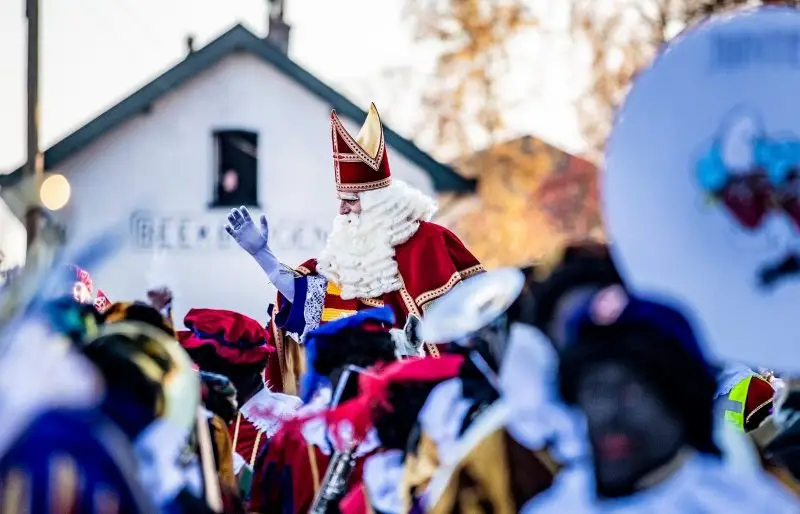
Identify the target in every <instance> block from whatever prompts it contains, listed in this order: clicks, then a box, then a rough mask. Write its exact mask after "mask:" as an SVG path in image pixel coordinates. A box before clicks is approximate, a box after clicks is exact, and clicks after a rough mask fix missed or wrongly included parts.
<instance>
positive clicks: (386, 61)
mask: <svg viewBox="0 0 800 514" xmlns="http://www.w3.org/2000/svg"><path fill="white" fill-rule="evenodd" d="M40 2H41V34H42V46H41V52H42V54H41V71H40V73H41V75H40V77H41V92H40V116H41V121H40V130H41V144H42V147H43V148H47V147H48V146H49V145H51V144H52V143H54V142H56V141H58V140H59V139H61V138H62V137H64V136H65V135H67V134H69V133H70V132H71V131H73V130H75V129H77V128H78V127H80V126H81V125H83V124H84V123H85V122H87V121H89V120H91V119H92V118H94V117H95V116H97V115H98V114H100V113H102V112H103V111H104V110H106V109H107V108H108V107H110V106H112V105H114V104H115V103H116V102H118V101H119V100H121V99H123V98H125V97H126V96H127V95H128V94H130V93H132V92H133V91H135V90H136V89H137V88H139V87H140V86H142V85H144V84H145V83H147V82H148V81H150V80H151V79H153V78H154V77H156V76H158V75H159V74H160V73H162V72H163V71H165V70H166V69H168V68H169V67H170V66H172V65H173V64H175V63H177V62H179V61H180V60H181V59H182V58H183V57H184V55H185V51H186V43H185V39H186V36H187V35H189V34H191V35H194V36H195V46H196V47H201V46H203V45H205V44H206V43H208V42H210V41H211V40H213V39H214V38H215V37H216V36H218V35H219V34H221V33H222V32H224V31H225V30H226V29H228V28H229V27H231V26H232V25H234V24H235V23H242V24H244V25H245V26H246V27H248V28H249V29H250V30H252V31H254V32H256V33H258V34H264V33H265V32H266V20H267V14H266V10H267V0H224V1H222V0H113V1H109V0H40ZM24 3H25V2H24V0H4V1H2V2H0V173H5V172H9V171H11V170H13V169H15V168H16V167H18V166H19V165H21V164H22V163H23V161H24V158H25V105H26V100H25V58H26V54H25V43H26V33H27V32H26V30H27V29H26V20H25V17H24ZM402 3H403V0H380V1H376V0H335V1H332V0H286V4H287V5H286V17H287V19H288V21H289V23H290V24H291V25H292V35H291V43H290V56H291V57H292V58H293V59H294V60H295V61H297V62H298V63H300V64H301V65H302V66H304V67H306V68H307V69H308V70H309V71H311V72H312V73H314V74H315V75H317V76H318V77H319V78H321V79H322V80H323V81H325V82H327V83H329V84H330V85H332V86H333V87H335V88H336V89H338V90H340V91H341V92H343V93H344V94H345V95H346V96H349V97H350V98H351V99H352V100H353V101H355V102H356V103H357V104H360V105H362V106H365V105H368V103H369V102H370V101H371V100H374V101H375V102H376V104H377V105H379V106H381V112H382V114H383V116H382V117H383V118H384V121H385V122H386V123H387V124H388V125H391V126H392V128H394V129H395V130H397V131H398V132H400V133H402V134H403V135H405V136H407V137H410V138H411V139H417V138H415V137H414V127H415V122H416V121H418V120H416V119H412V117H410V116H408V115H407V114H406V113H408V112H411V111H410V109H408V108H407V107H408V106H409V105H413V101H412V99H410V98H409V91H413V90H414V88H415V87H418V86H419V81H418V80H415V78H416V79H418V78H419V77H420V76H421V75H420V73H415V72H417V71H418V70H424V69H428V68H429V67H430V63H431V59H430V51H427V52H426V50H425V49H421V48H419V47H418V46H417V45H415V44H414V42H413V40H412V37H411V30H410V27H409V25H408V23H407V20H405V18H404V17H403V12H402ZM543 3H544V2H543ZM554 3H555V2H554ZM563 11H564V9H560V10H558V9H557V10H556V11H551V12H543V13H542V18H543V22H544V23H545V25H546V29H547V30H551V31H552V32H553V33H554V34H555V35H548V36H538V35H535V36H534V35H532V36H530V37H526V38H522V39H520V40H519V41H517V42H516V43H515V44H514V46H513V48H512V49H511V54H512V58H513V62H514V72H513V79H512V81H511V84H512V86H511V87H510V88H509V91H508V93H507V94H508V99H507V106H508V125H509V131H508V134H509V136H513V135H521V134H534V135H536V136H539V137H541V138H543V139H545V140H546V141H548V142H551V143H554V144H556V145H558V146H561V147H563V148H565V149H567V150H571V151H580V150H581V149H582V147H583V144H582V140H581V137H580V135H579V132H578V128H577V123H576V117H575V114H574V111H573V108H572V106H573V102H574V98H575V96H576V95H577V93H578V92H579V89H578V88H579V87H580V84H581V80H580V79H581V77H580V71H579V70H576V66H574V65H572V64H571V62H574V56H573V55H572V54H571V52H572V50H571V47H570V45H569V39H568V37H566V36H565V35H560V34H559V33H560V28H562V27H563V25H564V23H565V12H563ZM343 49H344V50H343ZM391 70H401V71H403V73H399V74H398V73H395V74H394V75H391V73H390V72H391ZM409 71H410V72H411V73H409ZM576 74H577V75H576ZM392 77H394V78H392ZM409 81H411V82H409ZM409 84H411V87H410V86H409ZM411 96H415V95H413V94H412V95H411ZM409 102H411V103H409ZM418 143H420V145H421V146H422V147H423V148H426V146H430V143H427V145H426V142H425V141H418ZM427 149H429V150H430V148H427ZM5 226H7V223H4V222H3V213H2V208H0V238H2V235H3V234H2V232H3V228H4V227H5Z"/></svg>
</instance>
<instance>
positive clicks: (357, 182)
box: [331, 104, 392, 194]
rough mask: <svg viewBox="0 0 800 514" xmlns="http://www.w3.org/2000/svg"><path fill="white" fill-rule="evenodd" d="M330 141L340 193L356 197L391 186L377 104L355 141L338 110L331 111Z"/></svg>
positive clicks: (370, 109)
mask: <svg viewBox="0 0 800 514" xmlns="http://www.w3.org/2000/svg"><path fill="white" fill-rule="evenodd" d="M331 139H332V140H333V168H334V171H335V172H336V190H337V191H339V192H340V193H345V194H348V193H349V194H354V193H359V192H361V191H371V190H373V189H380V188H383V187H387V186H388V185H389V184H391V183H392V175H391V173H390V172H389V157H388V156H387V154H386V143H385V142H384V140H383V125H382V124H381V117H380V115H379V114H378V110H377V109H376V108H375V104H370V106H369V113H368V114H367V119H366V120H365V121H364V124H363V125H362V126H361V130H359V131H358V136H356V137H355V138H353V136H351V135H350V134H349V133H348V132H347V129H346V128H344V125H342V122H341V121H340V120H339V116H337V115H336V111H332V112H331Z"/></svg>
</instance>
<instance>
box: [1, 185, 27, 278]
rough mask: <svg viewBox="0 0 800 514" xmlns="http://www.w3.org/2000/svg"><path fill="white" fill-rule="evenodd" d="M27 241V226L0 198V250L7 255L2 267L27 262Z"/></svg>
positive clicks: (10, 266)
mask: <svg viewBox="0 0 800 514" xmlns="http://www.w3.org/2000/svg"><path fill="white" fill-rule="evenodd" d="M25 243H26V235H25V226H24V225H23V224H22V222H21V221H20V220H18V219H17V217H16V216H14V214H13V213H12V212H11V210H10V209H9V208H8V205H6V202H4V201H3V200H2V199H1V198H0V252H2V253H3V255H4V257H5V261H4V262H3V263H2V265H0V269H6V268H13V267H16V266H22V265H23V264H24V263H25ZM0 282H2V279H0Z"/></svg>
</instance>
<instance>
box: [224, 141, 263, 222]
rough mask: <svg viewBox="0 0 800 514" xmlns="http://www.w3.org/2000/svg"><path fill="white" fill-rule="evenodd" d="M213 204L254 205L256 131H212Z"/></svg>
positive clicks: (256, 202) (256, 181) (256, 176)
mask: <svg viewBox="0 0 800 514" xmlns="http://www.w3.org/2000/svg"><path fill="white" fill-rule="evenodd" d="M214 145H215V147H216V157H217V159H216V161H217V162H216V168H215V175H214V180H215V184H214V195H215V196H214V203H213V205H214V206H215V207H238V206H240V205H247V206H258V134H256V133H255V132H250V131H247V130H220V131H217V132H214Z"/></svg>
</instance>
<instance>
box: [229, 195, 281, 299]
mask: <svg viewBox="0 0 800 514" xmlns="http://www.w3.org/2000/svg"><path fill="white" fill-rule="evenodd" d="M259 224H260V227H257V226H256V224H255V223H254V222H253V218H252V216H250V211H248V210H247V207H244V206H242V207H239V208H238V209H231V212H230V213H229V214H228V224H227V225H225V231H226V232H227V233H228V234H230V236H231V237H232V238H233V239H234V240H235V241H236V244H238V245H239V246H240V247H241V248H242V249H243V250H244V251H246V252H247V253H249V254H250V255H252V256H253V258H254V259H255V260H256V262H257V263H258V265H259V266H261V269H263V270H264V272H266V274H267V276H268V277H269V280H270V282H272V285H274V286H275V287H276V288H277V289H278V291H280V293H281V294H282V295H283V296H285V297H286V299H288V300H289V301H291V302H293V301H294V274H293V273H292V271H291V270H287V269H284V268H283V266H281V263H280V262H278V258H277V257H275V254H274V253H272V250H270V248H269V224H268V223H267V215H266V214H262V215H261V216H260V217H259Z"/></svg>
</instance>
